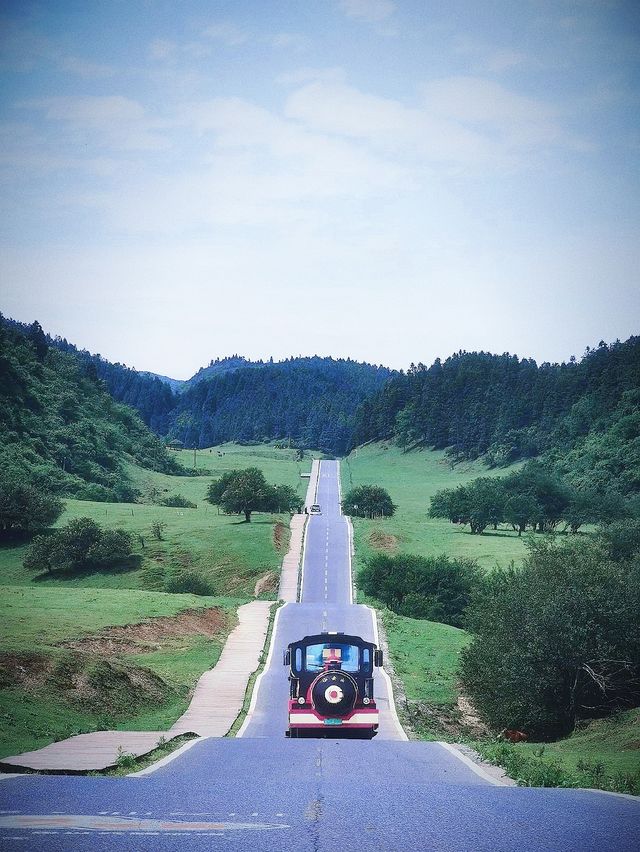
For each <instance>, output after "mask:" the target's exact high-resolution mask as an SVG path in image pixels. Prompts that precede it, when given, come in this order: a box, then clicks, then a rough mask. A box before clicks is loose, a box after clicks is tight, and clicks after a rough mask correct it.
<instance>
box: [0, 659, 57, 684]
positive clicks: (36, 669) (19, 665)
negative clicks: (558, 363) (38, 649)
mask: <svg viewBox="0 0 640 852" xmlns="http://www.w3.org/2000/svg"><path fill="white" fill-rule="evenodd" d="M54 665H55V661H54V660H53V659H52V658H51V657H47V656H45V655H44V654H0V689H8V688H11V687H14V686H22V687H26V686H34V685H35V686H38V685H39V684H42V683H44V682H46V681H47V679H48V678H49V677H50V675H51V672H52V671H53V669H54Z"/></svg>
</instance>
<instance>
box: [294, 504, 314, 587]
mask: <svg viewBox="0 0 640 852" xmlns="http://www.w3.org/2000/svg"><path fill="white" fill-rule="evenodd" d="M310 523H311V518H310V517H307V519H306V521H305V522H304V529H303V530H302V560H301V562H300V593H299V595H298V598H297V600H296V603H302V595H303V594H304V563H305V559H306V558H307V539H308V538H309V524H310Z"/></svg>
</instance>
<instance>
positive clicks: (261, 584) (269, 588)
mask: <svg viewBox="0 0 640 852" xmlns="http://www.w3.org/2000/svg"><path fill="white" fill-rule="evenodd" d="M279 584H280V578H279V576H278V575H277V573H276V572H275V571H269V573H268V574H264V575H263V576H262V577H260V578H259V579H258V581H257V582H256V585H255V588H254V590H253V596H254V598H257V597H258V595H261V594H263V592H277V591H278V586H279Z"/></svg>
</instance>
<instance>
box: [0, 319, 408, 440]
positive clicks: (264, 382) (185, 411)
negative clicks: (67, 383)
mask: <svg viewBox="0 0 640 852" xmlns="http://www.w3.org/2000/svg"><path fill="white" fill-rule="evenodd" d="M6 325H7V326H8V327H11V328H13V329H14V330H16V331H18V332H22V333H23V334H26V333H28V330H29V328H30V326H27V325H25V324H23V323H19V322H16V321H15V320H6ZM45 341H46V343H47V345H48V346H49V347H51V348H55V349H58V350H60V351H61V352H66V353H69V354H71V355H73V356H74V357H75V358H76V359H77V360H79V361H81V362H83V363H84V364H85V365H86V366H87V369H88V370H90V371H91V372H92V373H93V374H94V375H96V376H97V377H98V378H99V379H102V381H104V383H105V385H106V387H107V390H108V391H109V393H110V394H111V396H112V397H113V398H114V399H115V400H116V401H117V402H123V403H125V404H126V405H129V406H131V407H132V408H134V409H135V410H136V411H137V412H138V414H139V415H140V417H141V418H142V420H143V422H144V423H145V424H146V425H147V426H148V427H149V428H150V429H151V430H152V431H154V432H155V433H156V434H157V435H159V436H161V437H163V438H169V439H176V440H179V441H182V442H183V443H184V445H185V446H186V447H193V446H198V447H206V446H211V445H212V444H218V443H221V442H223V441H240V442H255V441H262V440H265V439H266V440H287V441H289V440H290V441H291V442H292V443H293V444H296V445H300V446H303V447H309V448H314V449H321V450H324V451H326V452H329V453H336V454H340V453H344V452H345V451H346V450H347V449H348V448H349V446H350V445H351V443H352V441H353V425H354V415H355V412H356V409H357V407H358V405H359V404H360V403H361V402H362V401H363V400H364V399H366V398H367V397H368V396H370V395H371V394H372V393H374V392H375V391H377V390H378V389H379V388H381V387H382V385H383V384H384V383H385V381H386V380H387V379H388V378H389V377H390V376H392V375H394V372H393V371H392V370H389V369H387V368H386V367H377V366H374V365H371V364H361V363H358V362H357V361H351V360H350V359H347V360H334V359H333V358H319V357H310V358H289V359H287V360H285V361H279V362H274V361H273V359H269V360H268V361H262V360H260V361H249V360H247V359H246V358H244V357H243V356H241V355H231V356H230V357H226V358H216V359H215V360H212V361H211V362H210V363H209V364H208V366H206V367H202V368H201V369H200V370H198V372H197V373H196V374H195V375H194V376H192V377H191V378H190V379H189V380H188V381H186V382H178V381H176V380H175V379H168V378H166V377H163V376H157V375H155V374H152V373H146V372H138V371H137V370H134V369H132V368H131V367H127V366H126V365H124V364H119V363H111V362H110V361H107V360H105V359H104V358H103V357H102V356H101V355H95V354H92V353H90V352H87V351H86V350H80V349H78V348H77V347H76V346H74V345H73V344H72V343H69V342H68V341H67V340H66V339H65V338H62V337H52V336H50V335H45Z"/></svg>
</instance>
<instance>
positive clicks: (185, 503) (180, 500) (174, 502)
mask: <svg viewBox="0 0 640 852" xmlns="http://www.w3.org/2000/svg"><path fill="white" fill-rule="evenodd" d="M160 505H161V506H172V507H174V508H176V509H197V508H198V504H197V503H192V502H191V500H187V498H186V497H183V496H182V494H170V495H169V496H168V497H164V498H163V499H162V500H160Z"/></svg>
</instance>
